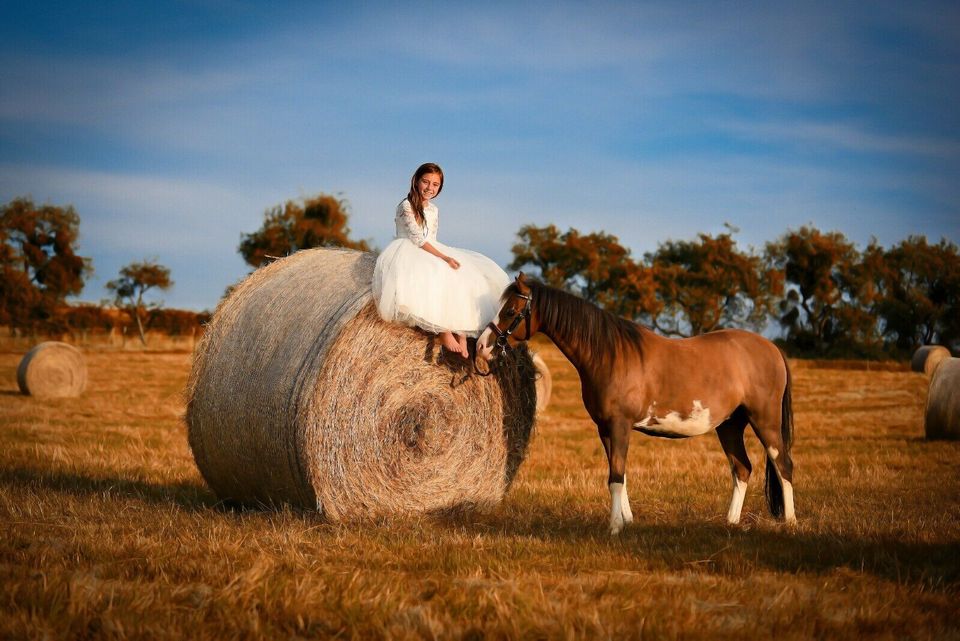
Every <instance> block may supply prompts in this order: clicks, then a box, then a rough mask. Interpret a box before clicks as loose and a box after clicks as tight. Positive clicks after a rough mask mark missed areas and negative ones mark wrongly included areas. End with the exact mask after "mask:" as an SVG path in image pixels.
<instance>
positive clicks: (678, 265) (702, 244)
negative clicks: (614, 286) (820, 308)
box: [646, 233, 783, 336]
mask: <svg viewBox="0 0 960 641" xmlns="http://www.w3.org/2000/svg"><path fill="white" fill-rule="evenodd" d="M646 260H647V262H648V263H649V264H650V266H651V268H652V270H653V278H654V280H655V282H656V285H657V290H656V291H657V297H658V298H659V299H660V301H661V302H662V304H663V312H662V313H661V314H659V315H658V316H657V317H656V318H654V322H653V325H654V327H655V328H656V329H658V330H659V331H660V332H662V333H664V334H668V335H675V336H696V335H697V334H702V333H705V332H710V331H713V330H715V329H719V328H721V327H731V326H739V327H752V328H754V329H759V328H760V327H761V326H762V325H763V324H764V323H765V322H766V319H767V316H768V315H769V314H770V312H771V311H772V309H773V307H774V298H775V297H776V296H778V295H780V294H781V293H782V290H783V280H782V276H781V274H780V272H778V271H777V270H774V269H765V268H764V266H763V262H762V260H761V258H760V257H758V256H754V255H751V254H747V253H744V252H742V251H740V250H739V249H738V248H737V243H736V241H735V240H733V238H732V236H731V235H730V234H729V233H726V234H720V235H719V236H717V237H713V236H710V235H708V234H700V235H699V238H698V240H695V241H667V242H665V243H661V244H660V245H659V246H658V248H657V251H655V252H653V253H652V254H647V256H646Z"/></svg>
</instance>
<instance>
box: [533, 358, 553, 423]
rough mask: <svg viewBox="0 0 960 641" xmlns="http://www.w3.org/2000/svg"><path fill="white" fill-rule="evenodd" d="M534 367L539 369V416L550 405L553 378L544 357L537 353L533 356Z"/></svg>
mask: <svg viewBox="0 0 960 641" xmlns="http://www.w3.org/2000/svg"><path fill="white" fill-rule="evenodd" d="M533 366H534V367H536V368H537V414H539V413H540V412H542V411H543V410H545V409H546V408H547V405H549V404H550V393H551V391H552V390H553V377H552V376H551V375H550V368H549V367H547V364H546V363H545V362H544V361H543V357H542V356H540V354H537V353H536V352H534V354H533Z"/></svg>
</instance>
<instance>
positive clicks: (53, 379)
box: [17, 341, 87, 398]
mask: <svg viewBox="0 0 960 641" xmlns="http://www.w3.org/2000/svg"><path fill="white" fill-rule="evenodd" d="M17 385H18V386H19V387H20V391H21V392H23V393H24V394H29V395H30V396H34V397H36V398H73V397H76V396H80V395H81V394H83V390H84V389H86V387H87V364H86V362H85V361H84V358H83V353H82V352H81V351H80V350H79V349H77V348H76V347H74V346H73V345H68V344H67V343H61V342H59V341H47V342H45V343H40V344H39V345H36V346H34V348H33V349H31V350H30V351H29V352H27V353H26V354H25V355H24V357H23V359H22V360H21V361H20V365H19V367H17Z"/></svg>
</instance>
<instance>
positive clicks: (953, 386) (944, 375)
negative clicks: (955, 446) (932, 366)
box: [923, 358, 960, 440]
mask: <svg viewBox="0 0 960 641" xmlns="http://www.w3.org/2000/svg"><path fill="white" fill-rule="evenodd" d="M923 424H924V431H925V432H926V435H927V438H928V439H950V440H957V439H960V358H947V359H945V360H944V361H943V362H941V363H940V364H939V366H938V367H937V368H936V370H935V371H934V372H933V378H932V379H931V380H930V389H929V390H928V392H927V407H926V411H925V412H924V420H923Z"/></svg>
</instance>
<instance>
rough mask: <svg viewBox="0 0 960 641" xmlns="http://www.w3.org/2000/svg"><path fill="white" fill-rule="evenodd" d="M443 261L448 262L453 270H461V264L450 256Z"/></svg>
mask: <svg viewBox="0 0 960 641" xmlns="http://www.w3.org/2000/svg"><path fill="white" fill-rule="evenodd" d="M443 260H444V261H446V263H447V264H448V265H450V268H451V269H460V263H458V262H457V259H456V258H450V257H449V256H447V257H446V258H444V259H443Z"/></svg>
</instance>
